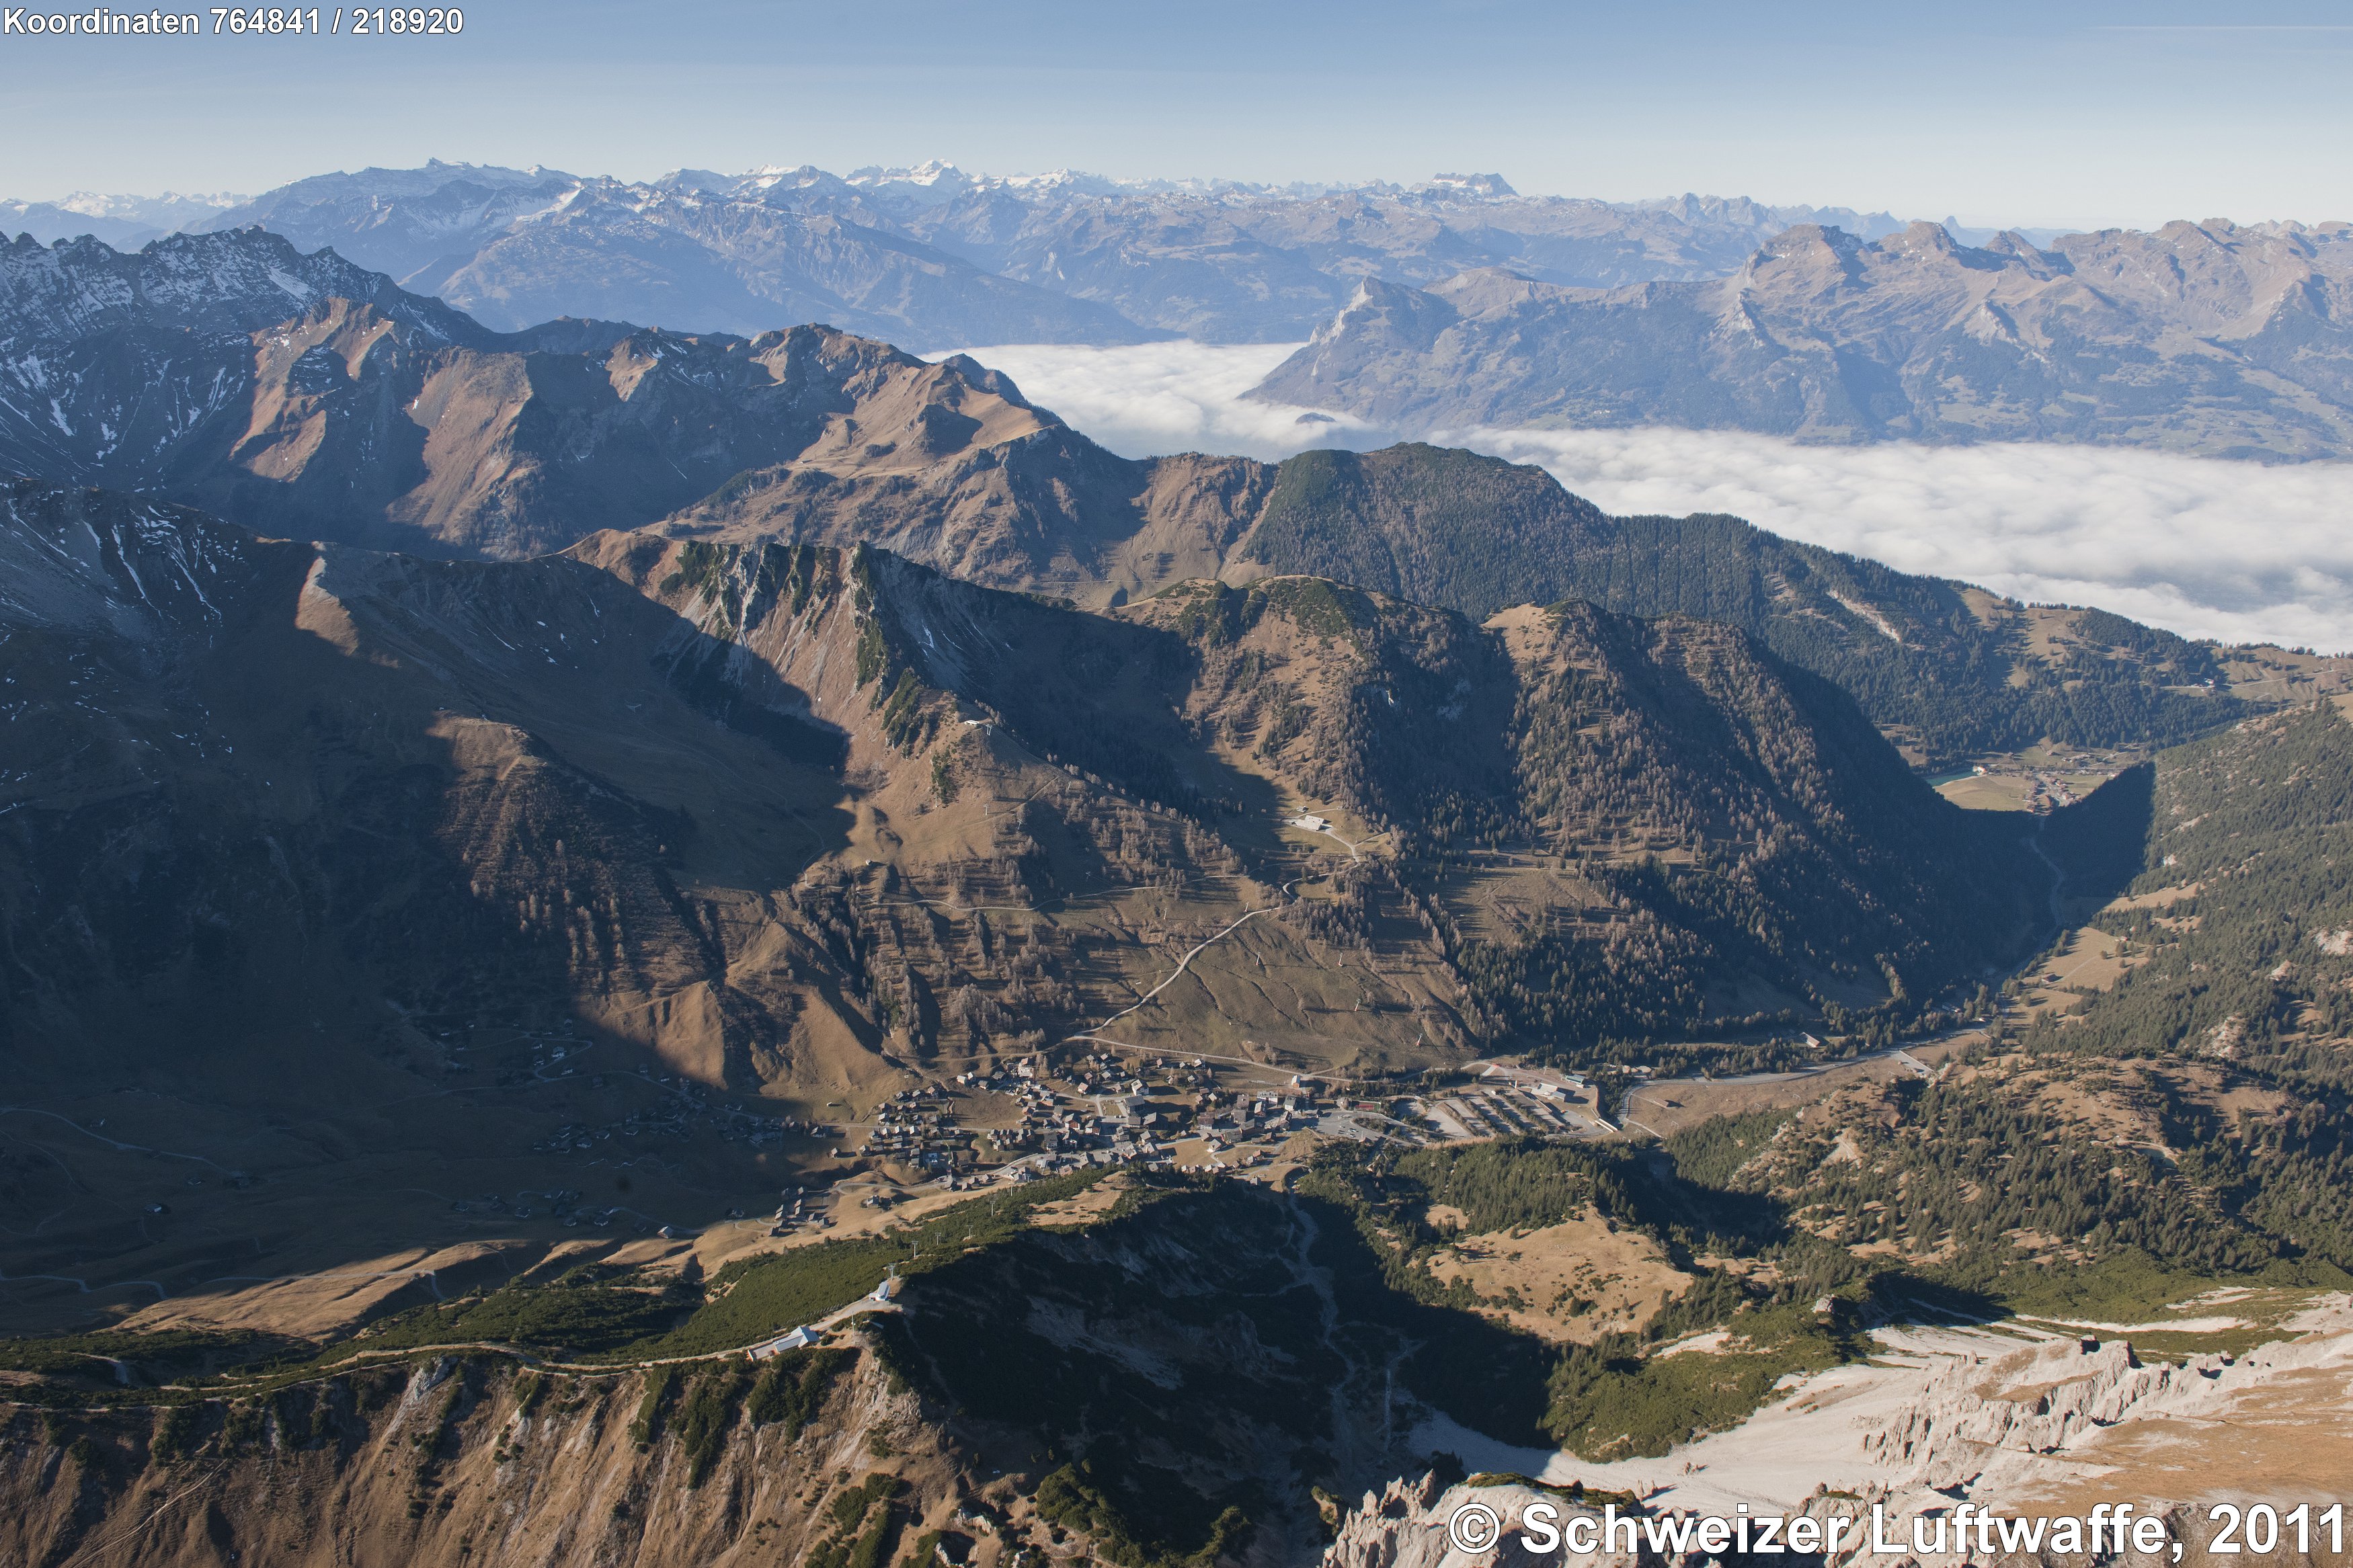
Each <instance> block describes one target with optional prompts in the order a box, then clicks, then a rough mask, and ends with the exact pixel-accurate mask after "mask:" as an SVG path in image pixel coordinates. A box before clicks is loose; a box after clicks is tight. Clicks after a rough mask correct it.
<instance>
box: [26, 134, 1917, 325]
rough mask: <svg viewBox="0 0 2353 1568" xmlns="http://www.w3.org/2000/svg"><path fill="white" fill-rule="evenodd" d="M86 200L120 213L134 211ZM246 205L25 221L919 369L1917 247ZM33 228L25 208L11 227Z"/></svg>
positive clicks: (1675, 236) (514, 189)
mask: <svg viewBox="0 0 2353 1568" xmlns="http://www.w3.org/2000/svg"><path fill="white" fill-rule="evenodd" d="M171 199H173V198H166V200H171ZM72 200H73V201H74V202H75V203H76V204H77V205H78V206H79V207H80V208H83V209H87V210H89V211H90V212H93V213H95V212H97V210H98V209H97V205H96V204H98V203H100V202H102V201H111V202H115V203H117V204H123V203H128V202H132V201H133V200H134V198H73V199H72ZM220 201H221V204H222V205H220V206H216V207H208V208H205V209H203V210H198V209H196V208H194V207H191V208H188V209H187V210H186V211H185V213H184V214H183V215H182V216H179V217H177V218H176V219H174V220H173V221H171V222H168V223H167V222H165V221H164V218H163V217H162V216H156V215H154V214H149V213H147V212H146V210H145V209H144V208H142V209H141V214H140V215H138V216H139V221H140V222H141V223H142V224H150V225H153V227H152V228H134V227H130V226H125V225H126V224H127V223H128V221H129V218H130V217H131V216H133V215H131V214H130V213H129V212H128V211H127V209H126V211H125V213H123V214H121V215H117V216H92V217H90V218H88V219H85V220H80V221H79V224H77V220H76V219H75V218H74V217H73V216H71V215H69V214H60V213H58V211H57V210H56V209H52V208H48V207H46V206H42V205H37V204H24V203H17V204H13V210H14V211H15V212H16V215H17V221H18V222H19V223H20V224H21V226H23V227H25V228H28V229H30V230H31V231H32V232H33V234H34V237H36V238H37V239H41V240H43V241H45V242H47V241H51V240H54V239H57V238H62V237H72V236H78V235H81V234H85V233H87V234H90V235H92V236H93V237H97V238H100V239H103V240H106V241H108V242H109V243H110V244H114V245H117V246H135V245H138V244H142V243H144V242H145V240H146V239H148V238H152V237H155V235H156V234H157V233H159V232H161V231H163V230H164V229H168V228H190V229H202V230H219V229H227V228H237V227H244V226H252V225H257V224H258V225H260V226H263V227H266V228H269V229H270V230H272V231H273V232H276V233H279V234H283V235H285V236H286V237H288V238H290V239H291V240H293V241H294V242H295V243H296V245H297V246H298V247H301V249H303V250H305V251H310V250H316V249H319V248H321V247H326V246H332V247H334V248H335V249H336V250H337V251H338V252H340V253H341V254H342V255H343V256H345V257H347V258H351V259H352V260H354V261H357V262H359V263H360V264H362V265H363V266H366V267H369V268H375V269H376V270H379V271H382V272H385V273H386V274H388V275H389V276H391V277H392V278H393V279H396V280H397V281H398V282H399V283H401V284H402V285H403V286H404V287H406V288H409V289H417V290H419V291H422V292H426V293H431V294H437V295H439V296H440V297H442V298H443V299H446V300H448V301H449V302H450V303H452V304H455V305H458V306H460V307H461V308H463V309H465V310H468V311H470V312H471V313H472V314H473V315H475V316H476V317H477V318H478V319H479V320H480V321H482V322H483V323H484V324H486V325H488V326H491V327H494V328H500V329H507V330H512V329H517V328H521V327H524V326H528V325H531V324H532V323H533V322H536V321H544V320H546V319H548V318H550V317H554V316H559V315H580V316H609V317H617V318H621V319H625V320H628V321H643V322H650V323H657V324H659V325H661V326H664V327H668V328H671V329H674V330H680V331H729V332H736V333H740V334H744V335H747V336H748V335H754V334H756V333H759V332H762V331H770V330H773V329H775V328H778V327H785V326H791V325H795V324H797V323H799V322H802V321H824V322H827V323H828V324H829V325H832V326H837V327H840V328H843V329H845V330H847V331H857V332H864V333H869V334H872V335H876V336H881V337H886V338H888V339H890V340H891V341H892V342H898V343H900V344H902V345H903V346H906V347H909V348H913V349H918V350H928V349H940V348H955V347H962V346H965V345H970V344H976V343H1002V342H1093V343H1122V342H1137V341H1140V340H1142V339H1145V338H1149V337H1152V336H1155V335H1160V334H1182V335H1185V336H1188V337H1193V338H1197V339H1200V340H1202V341H1205V342H1286V341H1295V340H1297V339H1301V338H1304V337H1305V336H1307V334H1308V333H1309V332H1310V331H1314V329H1315V327H1316V326H1317V325H1319V324H1320V323H1322V322H1323V321H1325V320H1327V319H1328V318H1329V317H1330V316H1331V315H1333V314H1334V313H1335V311H1337V310H1339V309H1340V308H1341V307H1342V306H1344V305H1345V304H1346V303H1347V300H1348V297H1349V293H1350V290H1351V289H1353V288H1354V286H1355V282H1356V279H1358V278H1360V277H1377V278H1381V279H1388V280H1390V281H1394V282H1398V283H1402V284H1407V285H1411V286H1420V285H1425V284H1430V283H1435V282H1439V281H1440V280H1442V279H1446V278H1449V277H1451V276H1453V275H1454V274H1455V273H1457V272H1459V271H1461V270H1462V269H1463V268H1471V267H1505V268H1513V269H1514V270H1516V271H1520V272H1523V273H1525V275H1527V276H1529V277H1531V278H1539V279H1545V280H1546V281H1550V282H1556V283H1564V284H1575V285H1591V286H1601V287H1608V286H1614V285H1618V284H1622V283H1629V282H1639V281H1646V280H1651V279H1697V278H1710V277H1715V276H1718V275H1721V274H1723V273H1725V272H1729V271H1732V270H1734V269H1735V268H1738V267H1739V265H1740V264H1741V262H1742V260H1743V259H1744V258H1746V256H1747V254H1748V253H1749V251H1750V250H1752V249H1754V248H1755V247H1756V246H1757V244H1758V243H1760V242H1761V241H1763V240H1764V239H1766V238H1768V237H1771V236H1772V235H1775V234H1778V233H1779V232H1781V231H1782V230H1783V229H1785V228H1787V227H1788V226H1789V225H1791V224H1793V223H1807V222H1822V223H1835V224H1840V225H1841V226H1844V227H1846V228H1847V229H1849V230H1851V231H1853V232H1857V233H1862V234H1872V235H1875V234H1881V233H1885V232H1889V231H1891V230H1893V229H1894V228H1895V227H1897V226H1898V225H1897V223H1896V221H1895V220H1894V218H1892V217H1890V216H1887V215H1886V214H1883V213H1882V214H1870V215H1865V214H1860V213H1855V212H1852V211H1851V210H1849V209H1846V208H1822V207H1805V206H1778V207H1777V206H1767V205H1760V204H1757V203H1755V202H1751V201H1748V200H1746V199H1733V200H1724V199H1720V198H1716V197H1701V196H1683V197H1680V198H1678V199H1675V200H1672V201H1666V202H1649V203H1622V204H1611V203H1605V202H1597V201H1581V200H1570V199H1564V198H1558V197H1526V196H1521V195H1518V194H1517V193H1515V192H1514V191H1513V190H1512V188H1511V186H1510V185H1509V184H1506V183H1505V182H1504V180H1503V179H1502V177H1501V176H1499V175H1493V174H1482V175H1440V176H1439V177H1438V178H1437V179H1434V180H1432V181H1430V183H1428V184H1423V185H1419V186H1414V187H1411V188H1407V187H1403V186H1398V185H1393V184H1369V185H1352V186H1291V187H1286V188H1282V189H1276V188H1272V187H1268V186H1263V185H1250V184H1237V183H1234V182H1229V181H1205V182H1169V181H1139V182H1122V181H1113V180H1107V179H1103V178H1101V177H1099V176H1094V175H1087V174H1070V173H1060V174H1047V175H1039V176H1034V177H1017V178H1011V179H997V178H988V177H981V176H974V175H970V174H965V173H964V172H963V171H961V170H958V169H955V168H954V167H952V166H950V165H946V164H941V163H929V164H924V165H923V166H921V167H918V168H914V169H863V170H860V171H858V172H856V173H854V174H850V175H849V176H847V177H842V176H837V175H834V174H827V173H825V172H824V171H822V170H819V169H815V168H809V167H802V168H797V169H762V170H757V171H754V172H753V173H751V174H742V175H722V174H713V173H712V172H710V171H707V170H695V169H687V170H681V171H678V172H677V173H674V174H670V175H666V176H664V177H663V178H661V179H659V180H655V181H650V182H640V183H632V182H625V181H619V180H613V179H606V178H596V177H583V176H580V175H575V174H565V173H562V172H560V171H557V170H551V169H542V168H531V169H507V168H499V167H494V166H483V165H476V164H463V163H455V164H453V163H427V165H425V166H424V167H423V168H419V169H364V170H361V171H359V172H358V173H356V174H322V175H319V176H317V177H314V178H311V179H305V180H299V181H296V182H295V183H293V184H290V185H284V186H281V187H280V188H278V189H276V190H273V191H270V192H268V193H266V194H264V195H260V196H257V197H254V198H252V199H250V200H242V199H237V200H232V199H230V198H221V199H220ZM159 210H160V209H159ZM10 211H11V207H9V206H0V225H5V224H9V223H10V219H9V218H8V217H6V216H5V215H6V214H7V213H9V212H10ZM15 231H16V228H15V226H11V228H10V232H15Z"/></svg>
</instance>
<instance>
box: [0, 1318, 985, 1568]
mask: <svg viewBox="0 0 2353 1568" xmlns="http://www.w3.org/2000/svg"><path fill="white" fill-rule="evenodd" d="M767 1376H768V1381H767V1383H765V1384H763V1383H762V1382H761V1381H760V1378H759V1373H756V1372H754V1370H752V1369H749V1368H744V1369H741V1370H737V1369H734V1368H730V1367H727V1366H723V1365H722V1364H721V1363H694V1364H690V1365H687V1366H683V1367H680V1368H675V1369H662V1370H659V1371H658V1372H656V1373H639V1372H623V1373H611V1374H607V1375H604V1376H593V1375H567V1374H564V1373H534V1372H529V1371H525V1372H522V1373H517V1372H516V1371H515V1370H514V1369H513V1367H512V1363H507V1362H505V1361H502V1360H501V1359H498V1358H491V1357H480V1358H469V1357H463V1356H451V1357H442V1358H438V1359H431V1360H427V1361H424V1362H422V1363H417V1364H416V1365H414V1366H397V1365H396V1366H392V1367H385V1368H378V1369H374V1370H368V1371H362V1372H357V1373H346V1374H343V1375H339V1376H333V1377H327V1378H321V1379H317V1380H314V1381H310V1382H303V1383H298V1384H291V1385H289V1386H284V1387H281V1388H279V1389H277V1390H275V1391H274V1392H270V1393H268V1394H259V1395H254V1396H249V1397H244V1398H235V1399H227V1400H215V1401H201V1402H197V1403H195V1404H187V1405H174V1406H169V1407H165V1408H163V1409H154V1410H150V1409H144V1408H131V1409H125V1410H122V1411H120V1412H116V1413H113V1414H111V1415H76V1414H73V1413H69V1412H57V1413H52V1414H50V1415H47V1416H44V1415H40V1414H37V1413H36V1412H33V1411H30V1410H26V1409H24V1408H22V1407H18V1408H16V1410H14V1411H13V1412H12V1413H10V1414H9V1415H7V1416H6V1418H5V1422H0V1498H5V1500H6V1502H5V1509H0V1512H4V1513H5V1523H0V1551H5V1552H7V1553H8V1555H9V1556H10V1557H11V1558H12V1559H14V1560H16V1561H18V1562H26V1563H34V1562H43V1563H56V1562H64V1561H69V1560H72V1559H74V1558H76V1557H78V1556H82V1555H84V1554H88V1555H91V1556H96V1557H99V1558H100V1559H101V1560H103V1559H104V1558H106V1557H108V1556H110V1555H111V1554H112V1553H114V1552H120V1551H121V1550H124V1549H125V1548H126V1547H129V1546H130V1545H131V1543H132V1542H136V1550H137V1552H139V1554H140V1555H141V1556H142V1558H143V1559H145V1560H147V1561H152V1562H155V1563H167V1564H173V1565H175V1568H176V1565H188V1568H194V1565H197V1564H202V1565H205V1568H214V1565H216V1564H219V1563H237V1562H246V1563H299V1564H311V1563H317V1564H327V1563H357V1564H375V1563H382V1564H387V1565H389V1564H395V1563H429V1564H446V1565H448V1568H458V1565H460V1564H465V1563H480V1562H484V1561H489V1560H499V1561H507V1560H514V1559H524V1558H527V1559H529V1560H530V1561H533V1562H540V1563H565V1564H582V1565H586V1564H607V1565H609V1564H616V1563H628V1564H637V1565H641V1568H656V1565H663V1564H671V1563H678V1564H684V1563H775V1562H778V1561H784V1562H792V1563H812V1564H814V1563H837V1564H838V1563H847V1562H849V1561H850V1560H851V1555H852V1553H853V1552H858V1551H859V1550H860V1543H861V1542H867V1543H868V1544H867V1551H868V1553H869V1554H868V1555H867V1556H866V1557H865V1558H864V1559H863V1561H870V1562H884V1561H890V1560H892V1555H893V1554H894V1553H896V1554H907V1553H912V1552H913V1551H914V1550H915V1549H916V1547H917V1545H918V1544H919V1543H920V1542H925V1541H929V1540H944V1541H946V1542H947V1544H948V1547H949V1550H950V1551H952V1552H959V1553H960V1554H959V1555H958V1557H957V1558H956V1560H957V1561H960V1562H963V1561H970V1560H971V1552H972V1548H973V1547H974V1546H975V1545H976V1538H979V1537H986V1538H987V1539H988V1540H989V1541H990V1543H991V1548H992V1551H993V1550H994V1547H995V1534H994V1532H993V1531H990V1530H989V1529H987V1527H986V1526H984V1525H983V1524H981V1522H980V1520H981V1518H982V1517H983V1516H984V1515H986V1516H987V1517H988V1518H989V1519H990V1520H991V1521H995V1520H997V1519H998V1518H1001V1517H1002V1515H1001V1513H1000V1511H999V1510H997V1509H994V1508H991V1507H990V1505H989V1504H987V1503H986V1502H984V1501H982V1500H980V1494H981V1493H982V1492H983V1490H984V1489H987V1486H988V1484H989V1474H988V1472H987V1470H986V1469H985V1468H982V1469H976V1468H974V1467H975V1461H974V1458H973V1456H971V1455H970V1454H968V1453H967V1452H965V1450H964V1449H963V1448H962V1447H959V1446H958V1445H957V1444H956V1443H955V1441H954V1440H953V1439H951V1438H949V1437H948V1436H946V1435H945V1434H944V1433H943V1432H942V1431H941V1430H940V1429H939V1428H938V1427H936V1426H934V1425H931V1424H929V1423H927V1422H926V1421H925V1419H924V1417H923V1411H922V1409H921V1407H920V1406H919V1405H918V1404H917V1402H916V1401H915V1399H914V1398H913V1396H912V1395H911V1394H907V1393H905V1392H904V1391H903V1389H902V1391H901V1392H898V1393H893V1392H892V1388H891V1380H890V1378H889V1377H888V1375H887V1374H886V1373H883V1372H882V1371H881V1370H880V1369H879V1368H878V1367H876V1366H875V1364H874V1363H873V1359H872V1357H871V1354H867V1355H860V1354H858V1353H856V1352H840V1351H829V1352H802V1353H801V1354H799V1355H797V1356H788V1357H786V1358H784V1360H783V1361H782V1362H781V1363H770V1368H769V1369H768V1372H767ZM999 1490H1000V1491H1002V1490H1003V1488H1002V1487H1001V1486H1000V1487H999ZM959 1516H960V1517H961V1520H962V1523H959V1522H958V1520H959ZM870 1537H871V1542H870V1540H869V1538H870ZM877 1553H879V1555H877Z"/></svg>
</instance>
